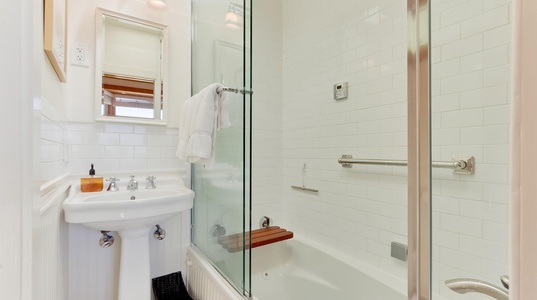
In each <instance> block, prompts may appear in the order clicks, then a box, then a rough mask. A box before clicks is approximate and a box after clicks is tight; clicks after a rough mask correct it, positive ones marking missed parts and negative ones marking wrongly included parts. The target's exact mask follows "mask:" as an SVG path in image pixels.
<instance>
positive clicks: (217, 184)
mask: <svg viewBox="0 0 537 300" xmlns="http://www.w3.org/2000/svg"><path fill="white" fill-rule="evenodd" d="M192 7H193V15H192V16H193V20H192V26H193V31H192V32H193V37H192V94H195V93H197V92H199V91H200V90H201V89H203V88H205V87H206V86H208V85H210V84H212V83H220V84H222V85H223V86H224V87H228V88H233V89H236V90H229V91H226V92H224V93H226V95H225V96H226V97H227V101H228V103H229V117H230V122H231V127H230V128H226V129H221V130H219V131H218V132H217V133H216V141H215V144H214V151H215V164H214V166H213V167H211V168H206V167H205V166H203V165H197V164H193V165H192V189H193V190H194V191H195V192H196V198H195V200H194V208H193V216H192V241H193V243H194V244H195V245H196V246H197V247H198V249H200V250H201V251H202V252H203V253H204V254H205V255H206V256H207V258H208V259H209V260H210V261H211V262H212V263H213V265H214V266H215V267H216V269H217V270H218V271H219V272H220V273H221V274H222V275H223V276H224V277H225V278H226V279H227V280H228V281H230V282H231V283H232V284H233V285H234V286H235V287H236V288H237V289H238V290H239V291H240V292H241V293H243V294H244V295H248V294H249V293H250V283H249V282H250V272H249V250H248V249H249V239H248V237H247V235H248V233H249V232H250V227H251V224H250V223H251V222H250V196H249V178H250V175H249V174H250V158H249V157H250V143H249V141H250V130H249V124H250V121H249V120H250V100H251V93H248V91H249V90H250V89H251V87H250V78H251V68H250V63H249V57H250V55H249V49H250V48H251V47H250V45H249V27H250V25H249V24H250V22H249V16H250V12H249V11H250V9H249V4H248V3H246V2H228V1H211V0H194V1H192ZM245 87H246V88H245ZM245 90H246V91H245Z"/></svg>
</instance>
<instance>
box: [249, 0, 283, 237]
mask: <svg viewBox="0 0 537 300" xmlns="http://www.w3.org/2000/svg"><path fill="white" fill-rule="evenodd" d="M252 11H253V14H254V18H255V19H254V22H253V33H254V34H253V38H252V43H253V46H252V49H253V53H252V59H253V62H252V64H253V66H252V71H253V73H252V78H253V82H252V86H253V90H254V96H253V105H252V118H253V120H254V122H253V124H252V134H253V138H252V139H253V140H252V168H253V170H252V192H253V194H252V210H253V213H252V222H253V224H254V225H253V226H254V229H257V228H258V224H259V219H260V218H261V217H262V216H268V217H270V218H272V219H273V222H274V225H278V226H281V225H282V224H283V199H282V197H283V195H282V188H283V189H289V188H290V187H288V186H283V179H282V176H281V171H282V168H283V159H282V154H283V153H282V134H283V133H282V126H283V123H282V99H283V97H282V76H283V74H282V70H283V69H282V39H281V35H282V25H283V24H282V14H281V12H282V1H280V0H276V1H275V0H254V1H253V3H252Z"/></svg>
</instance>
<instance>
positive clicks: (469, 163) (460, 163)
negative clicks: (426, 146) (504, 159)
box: [338, 154, 475, 175]
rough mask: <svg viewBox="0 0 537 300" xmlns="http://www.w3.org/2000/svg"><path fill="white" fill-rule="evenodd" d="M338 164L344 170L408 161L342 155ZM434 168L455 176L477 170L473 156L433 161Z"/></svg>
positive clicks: (394, 164)
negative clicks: (357, 165) (356, 157)
mask: <svg viewBox="0 0 537 300" xmlns="http://www.w3.org/2000/svg"><path fill="white" fill-rule="evenodd" d="M338 163H340V164H341V166H342V167H344V168H352V165H353V164H362V165H378V166H407V165H408V161H406V160H387V159H353V158H352V155H348V154H346V155H342V156H341V158H339V159H338ZM431 165H432V167H433V168H443V169H452V172H453V173H454V174H466V175H468V174H473V173H474V168H475V159H474V157H473V156H470V157H461V158H455V159H454V160H453V161H433V162H431Z"/></svg>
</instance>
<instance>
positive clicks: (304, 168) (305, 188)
mask: <svg viewBox="0 0 537 300" xmlns="http://www.w3.org/2000/svg"><path fill="white" fill-rule="evenodd" d="M304 177H306V163H304V164H303V165H302V186H298V185H292V186H291V188H292V189H295V190H302V191H306V192H314V193H318V192H319V190H316V189H310V188H307V187H306V184H305V183H304Z"/></svg>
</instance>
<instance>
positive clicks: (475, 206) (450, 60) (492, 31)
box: [430, 0, 511, 300]
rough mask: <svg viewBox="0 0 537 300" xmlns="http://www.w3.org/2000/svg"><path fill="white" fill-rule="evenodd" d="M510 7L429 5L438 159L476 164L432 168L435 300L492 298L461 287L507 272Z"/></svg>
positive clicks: (496, 281)
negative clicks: (458, 168)
mask: <svg viewBox="0 0 537 300" xmlns="http://www.w3.org/2000/svg"><path fill="white" fill-rule="evenodd" d="M510 2H511V1H509V0H507V1H481V0H464V1H451V0H432V1H431V4H430V5H431V23H430V24H431V56H430V60H431V61H430V64H431V139H432V149H431V156H432V160H433V161H454V160H467V159H470V158H473V159H474V160H475V166H474V169H473V171H472V172H471V173H469V174H465V173H464V172H456V171H455V172H452V171H449V170H443V169H437V168H433V169H432V187H431V191H432V197H431V214H432V278H431V280H432V294H433V299H469V300H472V299H491V298H489V297H488V296H485V295H484V294H482V293H468V294H464V295H460V293H462V292H464V290H462V289H460V288H458V286H457V283H460V282H463V281H467V282H468V284H470V285H471V284H472V282H474V281H475V280H481V281H485V282H487V284H488V285H494V286H496V287H498V288H500V289H501V288H502V284H501V282H500V277H501V276H503V275H506V274H508V244H509V237H508V229H509V225H508V210H509V205H508V199H509V197H508V173H509V165H508V162H509V133H508V132H509V124H510V118H509V115H510V113H509V111H510V99H509V96H508V95H509V92H508V91H509V85H510V50H509V49H510V43H511V42H510V40H511V38H510V36H511V35H510V32H511V28H510V9H511V8H510ZM463 278H465V279H463ZM450 287H451V288H450ZM489 291H492V290H491V289H489ZM498 299H499V298H498Z"/></svg>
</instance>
